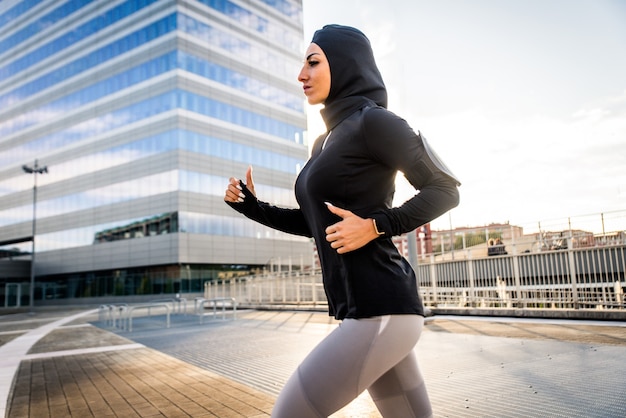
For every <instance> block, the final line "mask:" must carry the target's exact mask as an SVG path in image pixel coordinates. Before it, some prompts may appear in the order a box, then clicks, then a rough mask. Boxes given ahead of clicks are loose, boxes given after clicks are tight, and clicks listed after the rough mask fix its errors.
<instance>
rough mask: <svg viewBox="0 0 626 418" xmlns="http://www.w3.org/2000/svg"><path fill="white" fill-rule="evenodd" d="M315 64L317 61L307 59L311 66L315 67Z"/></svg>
mask: <svg viewBox="0 0 626 418" xmlns="http://www.w3.org/2000/svg"><path fill="white" fill-rule="evenodd" d="M317 64H319V61H309V65H310V66H311V67H315V66H316V65H317Z"/></svg>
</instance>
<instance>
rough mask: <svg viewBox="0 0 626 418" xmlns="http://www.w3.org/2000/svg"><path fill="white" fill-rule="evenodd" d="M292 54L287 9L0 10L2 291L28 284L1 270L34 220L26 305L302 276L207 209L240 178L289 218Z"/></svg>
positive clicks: (200, 3) (298, 98) (141, 5)
mask: <svg viewBox="0 0 626 418" xmlns="http://www.w3.org/2000/svg"><path fill="white" fill-rule="evenodd" d="M302 51H303V30H302V3H301V0H107V1H104V0H65V1H63V0H20V1H14V0H4V1H2V2H0V263H3V264H0V292H2V291H4V293H5V295H6V294H8V293H7V292H9V291H8V290H6V286H7V285H9V284H10V285H11V286H13V285H14V284H15V283H24V284H25V285H26V286H27V285H28V276H27V277H23V273H21V274H18V273H9V272H15V271H20V269H15V268H12V269H10V268H8V267H5V268H3V267H1V266H2V265H4V266H8V265H9V263H11V261H13V262H16V263H18V262H20V260H22V261H23V260H29V259H30V257H31V252H32V242H31V236H32V231H33V209H34V208H35V209H36V218H35V219H36V234H35V237H36V240H35V244H36V245H35V249H36V262H35V273H36V286H35V301H36V302H37V301H38V300H42V299H56V298H82V297H96V296H115V295H145V294H159V293H174V292H182V293H185V292H197V291H201V289H202V286H203V283H204V282H206V281H207V280H219V279H221V278H223V277H227V276H229V275H232V274H237V273H238V272H245V271H249V270H253V269H260V268H263V266H269V265H276V264H283V265H286V264H288V263H289V264H290V265H291V266H293V268H299V267H300V266H303V265H306V264H310V260H311V258H312V256H311V254H312V243H311V241H310V240H309V239H307V238H303V237H296V236H291V235H287V234H284V233H280V232H276V231H274V230H271V229H269V228H266V227H263V226H261V225H259V224H256V223H254V222H252V221H249V220H247V219H245V218H243V217H242V216H241V215H239V214H238V213H236V212H235V211H233V210H232V209H231V208H229V207H228V206H227V205H226V204H225V203H224V202H223V194H224V190H225V188H226V183H227V179H228V177H230V176H238V177H242V176H244V174H245V171H246V169H247V167H248V166H249V165H252V166H253V167H254V174H255V184H256V189H257V193H259V194H260V197H261V198H262V199H263V200H265V201H269V202H273V203H276V204H279V205H282V206H287V207H290V206H295V205H296V202H295V199H294V196H293V183H294V180H295V177H296V175H297V173H298V171H299V170H300V168H301V167H302V165H303V164H304V162H305V161H306V158H307V156H308V148H307V145H306V143H305V142H306V141H305V136H304V135H305V129H306V115H305V109H304V104H305V101H304V96H303V94H302V91H301V88H300V86H299V84H298V82H297V80H296V77H297V74H298V72H299V69H300V65H301V61H302ZM44 167H45V168H46V169H45V170H44V169H43V168H44ZM35 182H36V185H37V187H36V189H33V186H34V184H35ZM34 191H36V205H33V200H34V198H35V193H34ZM278 260H282V261H281V262H278ZM2 271H4V272H5V273H2ZM22 271H23V270H22ZM11 274H12V275H13V276H20V277H11ZM3 276H4V277H3ZM3 288H4V289H3ZM25 293H27V292H22V295H24V294H25Z"/></svg>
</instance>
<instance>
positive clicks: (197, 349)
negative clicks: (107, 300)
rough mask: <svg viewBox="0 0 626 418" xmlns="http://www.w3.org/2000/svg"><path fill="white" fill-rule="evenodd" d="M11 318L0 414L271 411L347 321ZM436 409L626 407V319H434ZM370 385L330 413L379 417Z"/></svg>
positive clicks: (428, 337)
mask: <svg viewBox="0 0 626 418" xmlns="http://www.w3.org/2000/svg"><path fill="white" fill-rule="evenodd" d="M164 323H165V321H164V318H163V317H162V316H161V317H158V316H153V317H143V318H138V319H137V320H136V322H135V323H134V324H133V327H134V330H133V332H127V331H122V330H119V329H117V328H107V327H106V324H105V323H103V322H99V318H98V315H97V311H94V310H92V311H84V310H82V311H81V310H71V309H66V310H64V311H60V310H48V311H36V312H35V314H33V315H29V314H14V315H4V316H0V416H2V415H5V414H6V415H5V416H7V417H48V416H49V417H81V418H82V417H268V416H269V414H270V412H271V408H272V404H273V402H274V399H275V396H276V394H277V393H278V392H279V390H280V388H281V387H282V385H283V384H284V382H285V381H286V379H287V378H288V377H289V375H290V374H291V372H292V371H293V370H294V369H295V367H296V366H297V364H298V363H299V362H300V361H301V360H302V358H303V357H304V356H305V355H306V354H307V353H308V352H309V351H310V349H311V348H312V347H313V346H314V345H315V344H317V342H319V341H320V340H321V339H322V338H323V337H324V336H325V335H327V334H328V333H329V332H330V331H332V329H334V327H335V326H336V325H337V322H336V321H334V320H332V319H330V318H328V316H327V315H326V314H324V313H315V312H274V311H244V312H238V318H237V320H235V321H232V320H220V319H215V320H207V321H205V323H204V324H199V323H198V320H197V318H195V317H194V316H192V315H187V316H184V315H175V316H173V317H172V324H171V327H170V328H165V327H164V326H163V325H164ZM416 350H417V353H418V358H419V361H420V367H421V368H422V372H423V374H424V376H425V379H426V383H427V386H428V389H429V394H430V397H431V401H432V403H433V407H434V410H435V416H436V417H543V416H554V417H622V418H623V417H626V396H625V395H624V393H626V365H625V363H624V358H625V355H626V323H623V322H597V321H571V320H570V321H557V320H552V321H547V320H530V319H525V320H514V319H504V318H502V319H496V318H468V317H439V316H436V317H433V318H429V319H428V320H427V326H426V328H425V332H424V333H423V335H422V339H421V340H420V343H419V344H418V346H417V348H416ZM379 416H380V415H379V414H378V412H377V411H376V408H375V407H374V405H373V403H372V401H371V399H370V398H369V396H368V395H367V393H364V394H363V395H361V396H360V397H359V398H358V399H357V400H355V401H354V402H353V403H352V404H350V405H348V406H346V407H345V408H344V409H342V410H341V411H339V412H338V413H336V414H334V415H333V418H339V417H365V418H367V417H379Z"/></svg>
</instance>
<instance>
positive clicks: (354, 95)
mask: <svg viewBox="0 0 626 418" xmlns="http://www.w3.org/2000/svg"><path fill="white" fill-rule="evenodd" d="M311 42H312V43H315V44H317V45H318V46H319V47H320V48H321V49H322V51H324V54H325V55H326V58H327V59H328V63H329V65H330V79H331V83H330V93H329V94H328V98H327V99H326V101H325V102H324V108H323V109H322V110H321V114H322V118H323V119H324V122H325V123H326V129H328V130H329V131H330V130H331V129H333V128H334V127H335V126H336V125H337V124H338V123H339V122H341V121H342V120H343V119H345V118H346V117H348V116H350V115H351V114H352V113H354V112H355V111H357V110H359V109H360V108H362V107H364V106H366V105H368V104H370V105H371V104H373V103H375V104H377V105H379V106H382V107H385V108H386V107H387V89H386V88H385V83H384V82H383V79H382V77H381V75H380V72H379V71H378V67H377V66H376V61H375V60H374V53H373V52H372V47H371V45H370V42H369V40H368V39H367V37H366V36H365V35H364V34H363V32H361V31H360V30H358V29H356V28H352V27H349V26H341V25H326V26H324V27H323V28H322V29H320V30H318V31H316V32H315V34H314V35H313V39H312V40H311ZM372 102H373V103H372Z"/></svg>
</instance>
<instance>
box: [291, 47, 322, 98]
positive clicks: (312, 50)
mask: <svg viewBox="0 0 626 418" xmlns="http://www.w3.org/2000/svg"><path fill="white" fill-rule="evenodd" d="M298 81H299V82H301V83H302V88H303V89H304V95H305V96H306V97H307V100H308V102H309V104H312V105H316V104H320V103H324V102H325V101H326V99H327V98H328V94H329V93H330V65H329V64H328V60H327V59H326V54H324V51H322V48H320V47H319V46H317V45H316V44H313V43H312V44H311V45H309V48H308V49H307V50H306V53H305V54H304V65H303V66H302V70H300V74H299V75H298Z"/></svg>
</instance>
